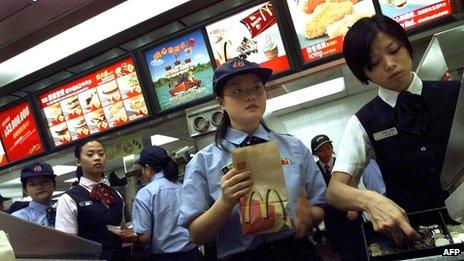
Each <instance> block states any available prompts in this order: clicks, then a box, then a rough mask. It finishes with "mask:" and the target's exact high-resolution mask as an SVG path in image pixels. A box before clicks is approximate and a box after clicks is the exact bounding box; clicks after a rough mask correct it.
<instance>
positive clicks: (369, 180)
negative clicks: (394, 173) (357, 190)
mask: <svg viewBox="0 0 464 261" xmlns="http://www.w3.org/2000/svg"><path fill="white" fill-rule="evenodd" d="M362 181H363V183H364V186H365V187H366V188H367V189H368V190H373V191H376V192H378V193H379V194H382V195H385V193H386V191H387V190H386V188H385V182H384V181H383V177H382V173H381V172H380V168H379V165H378V164H377V162H376V161H375V160H371V161H370V162H369V164H368V165H367V166H366V168H365V169H364V171H363V174H362Z"/></svg>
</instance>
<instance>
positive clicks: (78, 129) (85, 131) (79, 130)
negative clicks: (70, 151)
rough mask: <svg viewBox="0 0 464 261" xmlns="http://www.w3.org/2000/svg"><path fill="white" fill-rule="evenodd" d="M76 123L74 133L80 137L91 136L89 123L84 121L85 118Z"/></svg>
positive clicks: (77, 120)
mask: <svg viewBox="0 0 464 261" xmlns="http://www.w3.org/2000/svg"><path fill="white" fill-rule="evenodd" d="M73 123H74V132H75V133H76V134H77V135H79V136H87V135H89V128H88V127H87V123H86V122H85V120H84V117H81V118H79V119H76V120H74V121H73Z"/></svg>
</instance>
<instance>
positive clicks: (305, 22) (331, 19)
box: [287, 0, 375, 63]
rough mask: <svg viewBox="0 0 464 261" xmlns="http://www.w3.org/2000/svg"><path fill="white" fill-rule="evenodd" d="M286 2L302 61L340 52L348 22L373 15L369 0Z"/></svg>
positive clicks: (351, 23)
mask: <svg viewBox="0 0 464 261" xmlns="http://www.w3.org/2000/svg"><path fill="white" fill-rule="evenodd" d="M287 4H288V8H289V10H290V14H291V17H292V21H293V25H294V27H295V31H296V34H297V37H298V42H299V44H300V48H301V54H302V56H303V61H304V62H305V63H309V62H312V61H316V60H319V59H321V58H325V57H328V56H331V55H334V54H338V53H341V52H342V51H343V39H344V37H345V35H346V33H347V32H348V29H349V28H350V27H351V25H353V24H354V23H355V22H356V21H358V20H359V19H361V18H363V17H369V16H372V15H374V14H375V8H374V4H373V2H372V0H330V1H329V0H327V1H326V0H287Z"/></svg>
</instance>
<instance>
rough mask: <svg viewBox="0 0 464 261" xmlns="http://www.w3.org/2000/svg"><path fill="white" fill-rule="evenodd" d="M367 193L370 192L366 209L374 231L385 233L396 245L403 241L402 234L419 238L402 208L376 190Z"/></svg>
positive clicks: (411, 237)
mask: <svg viewBox="0 0 464 261" xmlns="http://www.w3.org/2000/svg"><path fill="white" fill-rule="evenodd" d="M367 193H370V195H369V197H370V200H369V203H368V205H367V206H366V211H367V213H368V214H369V217H370V220H371V222H372V224H373V226H374V230H375V231H376V232H379V233H383V234H385V235H387V236H388V237H390V238H391V239H393V240H394V241H395V242H396V244H398V245H401V244H403V243H404V241H405V237H404V235H406V236H407V237H408V238H409V239H411V240H417V239H419V238H420V236H419V234H418V233H417V232H416V231H415V230H414V229H413V228H412V227H411V225H410V223H409V219H408V216H407V215H406V211H404V209H402V208H401V207H400V206H398V205H397V204H396V203H395V202H393V201H392V200H390V199H388V198H386V197H384V196H382V195H380V194H379V193H377V192H373V191H370V192H367Z"/></svg>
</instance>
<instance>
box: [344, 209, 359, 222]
mask: <svg viewBox="0 0 464 261" xmlns="http://www.w3.org/2000/svg"><path fill="white" fill-rule="evenodd" d="M346 217H347V218H348V220H355V219H357V218H358V217H359V212H358V211H353V210H350V211H348V212H347V213H346Z"/></svg>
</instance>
